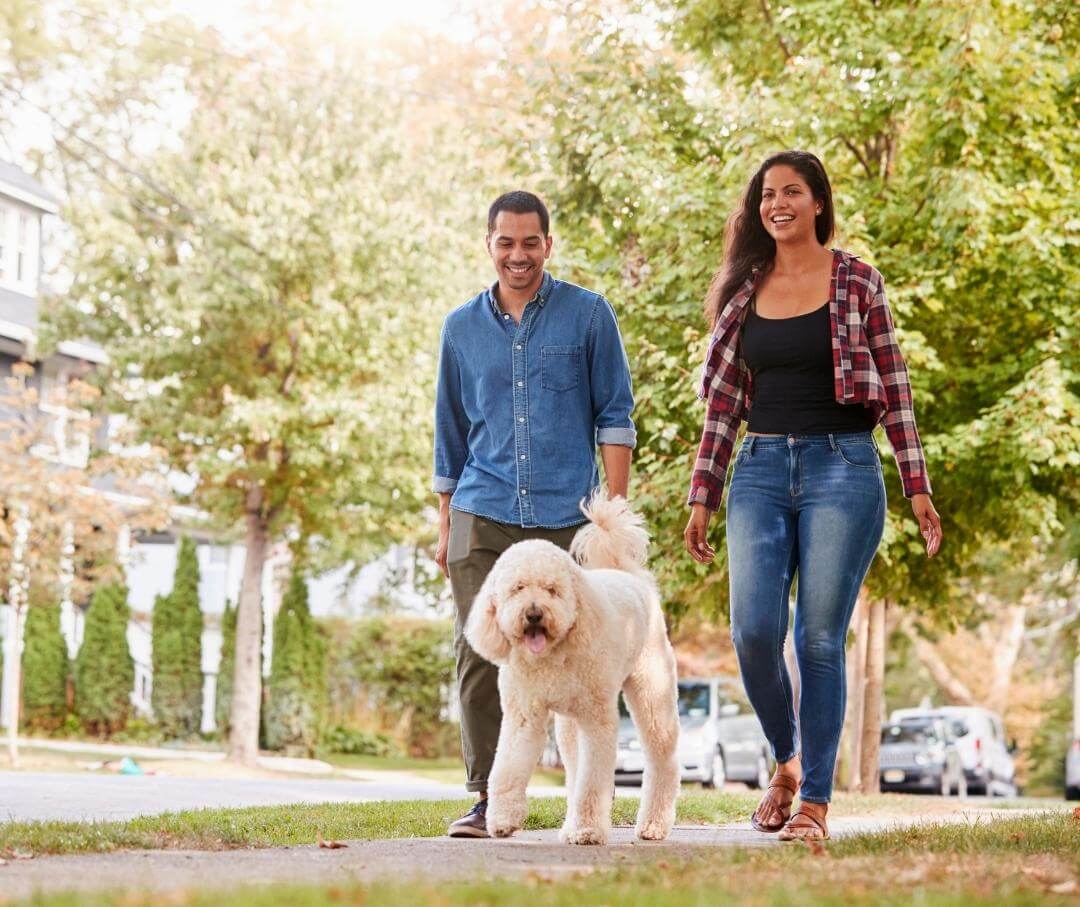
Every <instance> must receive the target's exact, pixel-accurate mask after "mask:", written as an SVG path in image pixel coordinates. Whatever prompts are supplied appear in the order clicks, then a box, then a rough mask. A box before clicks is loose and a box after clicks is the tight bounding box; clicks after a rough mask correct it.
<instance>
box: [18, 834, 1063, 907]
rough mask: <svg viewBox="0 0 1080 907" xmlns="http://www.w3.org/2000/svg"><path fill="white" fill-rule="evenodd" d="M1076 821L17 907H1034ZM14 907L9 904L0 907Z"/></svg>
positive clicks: (1051, 892) (1058, 890) (1050, 896)
mask: <svg viewBox="0 0 1080 907" xmlns="http://www.w3.org/2000/svg"><path fill="white" fill-rule="evenodd" d="M1078 881H1080V819H1077V818H1076V816H1074V815H1073V814H1071V813H1068V812H1053V813H1045V814H1043V815H1041V816H1017V817H1015V818H1006V819H999V820H994V821H988V822H985V823H977V824H976V825H974V826H973V827H972V826H968V827H965V828H957V827H949V826H937V827H922V828H917V829H907V830H904V831H898V832H889V833H885V834H874V835H860V836H856V837H852V838H848V839H844V840H843V841H835V842H832V843H830V845H829V846H827V847H815V848H811V847H807V846H804V845H792V846H790V847H770V848H754V849H744V850H737V849H731V850H728V849H723V850H711V851H709V852H708V853H707V854H703V855H702V856H701V857H696V858H694V859H691V860H687V861H683V862H667V861H665V860H658V861H655V862H652V863H645V864H639V865H634V866H617V867H615V868H612V869H601V870H597V871H594V872H589V871H584V872H579V873H577V874H575V875H573V876H571V877H569V878H567V877H566V876H558V877H556V876H552V875H550V874H548V873H546V872H545V871H544V870H543V869H542V868H538V869H537V870H535V871H531V872H528V873H526V874H525V875H524V876H523V878H522V879H520V880H514V881H501V882H480V883H476V884H443V883H440V884H439V885H438V887H437V888H436V887H435V886H432V885H425V884H400V883H394V884H390V883H379V884H374V885H366V886H365V885H339V886H333V887H326V886H315V887H299V888H298V887H280V886H278V887H274V888H265V887H260V888H249V889H241V890H237V891H232V892H229V893H227V894H226V893H222V892H180V893H176V894H174V895H170V896H168V898H167V899H165V898H163V897H162V895H160V894H158V895H138V894H133V893H123V894H116V895H86V894H80V895H77V896H76V895H62V896H52V897H40V898H37V899H33V900H30V901H25V902H21V905H20V907H22V905H25V907H30V905H33V907H69V905H71V907H74V905H80V907H105V905H123V907H157V905H159V904H162V903H166V902H167V903H168V904H170V905H173V907H176V905H190V907H218V905H221V907H331V905H335V907H336V905H342V904H347V905H357V907H361V905H362V907H397V905H401V904H409V905H417V907H429V905H430V907H467V905H488V907H534V905H535V907H581V905H592V904H596V905H601V904H602V905H611V907H614V905H620V907H622V905H626V907H691V905H692V907H705V905H714V904H720V905H724V904H739V905H747V907H877V905H884V907H901V905H909V904H918V905H920V907H984V905H985V907H991V905H994V907H997V905H1003V907H1036V905H1039V907H1043V905H1048V904H1066V903H1069V904H1075V903H1080V894H1078V891H1080V889H1078ZM11 907H16V905H11Z"/></svg>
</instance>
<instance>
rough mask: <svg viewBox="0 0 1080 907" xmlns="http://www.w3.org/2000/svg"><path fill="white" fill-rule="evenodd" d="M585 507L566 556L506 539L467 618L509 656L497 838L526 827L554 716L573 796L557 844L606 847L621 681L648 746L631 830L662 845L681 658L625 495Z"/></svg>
mask: <svg viewBox="0 0 1080 907" xmlns="http://www.w3.org/2000/svg"><path fill="white" fill-rule="evenodd" d="M582 512H583V513H584V514H585V516H586V517H587V518H588V519H589V523H588V524H586V525H585V526H584V527H582V529H581V530H580V531H579V532H578V533H577V535H576V536H575V537H574V541H573V543H572V545H571V547H570V554H567V553H566V552H565V551H563V550H562V549H561V548H559V547H558V546H556V545H553V544H552V543H551V542H546V541H542V540H529V541H525V542H518V543H517V544H516V545H512V546H511V547H510V548H508V549H507V550H506V551H505V552H504V553H503V554H502V556H501V557H500V558H499V559H498V561H497V562H496V563H495V566H494V568H493V569H492V571H491V573H490V574H489V575H488V577H487V579H486V580H485V581H484V584H483V586H482V587H481V589H480V592H479V593H478V594H477V597H476V601H475V602H474V604H473V607H472V609H471V613H470V615H469V619H468V621H467V623H466V626H465V636H466V638H467V639H468V641H469V644H470V645H471V646H472V647H473V649H475V650H476V651H477V652H478V653H479V654H480V655H481V656H482V657H484V658H486V659H488V660H489V661H491V662H493V663H495V664H497V665H499V697H500V700H501V702H502V709H503V718H502V726H501V728H500V730H499V742H498V746H497V748H496V750H495V762H494V765H493V766H492V769H491V775H490V777H489V779H488V797H489V800H488V807H487V829H488V834H490V835H492V836H493V837H498V838H504V837H508V836H510V835H512V834H513V833H514V832H515V831H517V830H519V829H520V828H521V827H522V823H523V821H524V819H525V813H526V804H525V785H526V784H527V783H528V780H529V777H530V776H531V775H532V772H533V769H534V768H535V767H536V763H537V761H538V760H539V758H540V754H541V752H542V750H543V748H544V744H545V742H546V740H547V726H548V718H549V717H550V715H551V713H552V712H554V713H555V736H556V740H557V741H558V744H559V752H560V753H561V754H562V758H563V763H564V765H565V766H566V788H567V792H568V797H567V810H566V824H565V825H564V826H563V828H562V832H561V833H560V839H561V840H562V841H563V842H564V843H569V844H605V843H607V841H608V838H609V836H610V833H611V801H612V794H613V790H612V789H613V786H614V777H615V754H616V737H617V734H618V726H619V711H618V695H619V691H620V690H622V691H623V693H624V695H625V697H626V704H627V705H628V706H629V709H630V714H631V716H632V717H633V719H634V723H635V724H636V725H637V728H638V732H639V735H640V738H641V745H642V749H643V751H644V755H645V776H644V781H643V787H642V792H641V807H640V809H639V811H638V817H637V825H636V828H635V831H636V834H637V836H638V837H639V838H642V839H645V840H653V841H659V840H663V839H664V838H666V837H667V835H668V833H669V832H670V831H671V826H672V823H673V822H674V821H675V797H676V795H677V793H678V790H679V763H678V757H677V754H676V749H677V746H678V737H679V715H678V707H677V705H676V696H677V692H676V683H677V681H676V675H675V655H674V653H673V652H672V650H671V644H670V643H669V642H668V638H667V632H666V630H665V627H664V617H663V614H662V612H661V610H660V600H659V595H658V592H657V587H656V583H655V581H654V580H653V578H652V575H651V574H650V573H649V572H648V570H646V568H645V566H644V565H645V557H646V553H647V549H648V544H649V535H648V533H647V532H646V531H645V529H644V528H643V527H642V522H643V520H642V518H641V517H640V516H639V515H638V514H636V513H634V512H633V511H632V510H631V509H630V508H629V506H628V505H627V503H626V501H625V500H624V499H623V498H621V497H617V498H614V499H611V500H608V499H607V497H606V495H604V494H602V493H600V494H597V495H594V497H593V498H592V499H591V500H590V502H589V503H588V504H583V505H582ZM571 555H572V556H571ZM575 559H576V562H575ZM577 562H580V564H581V566H579V565H578V563H577ZM583 568H584V569H583Z"/></svg>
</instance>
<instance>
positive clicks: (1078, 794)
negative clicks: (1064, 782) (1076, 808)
mask: <svg viewBox="0 0 1080 907" xmlns="http://www.w3.org/2000/svg"><path fill="white" fill-rule="evenodd" d="M1065 799H1066V800H1080V787H1067V788H1065Z"/></svg>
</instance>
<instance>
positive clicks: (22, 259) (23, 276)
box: [15, 214, 30, 283]
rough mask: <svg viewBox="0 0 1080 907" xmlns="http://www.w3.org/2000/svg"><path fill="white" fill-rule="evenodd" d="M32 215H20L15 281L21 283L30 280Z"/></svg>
mask: <svg viewBox="0 0 1080 907" xmlns="http://www.w3.org/2000/svg"><path fill="white" fill-rule="evenodd" d="M29 271H30V215H28V214H20V215H19V231H18V234H17V236H16V241H15V279H16V280H17V281H19V283H26V282H28V281H29V280H30V276H29Z"/></svg>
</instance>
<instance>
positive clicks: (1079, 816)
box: [1072, 806, 1080, 822]
mask: <svg viewBox="0 0 1080 907" xmlns="http://www.w3.org/2000/svg"><path fill="white" fill-rule="evenodd" d="M1072 816H1073V819H1074V820H1076V821H1077V822H1080V806H1078V807H1076V809H1074V810H1073V813H1072Z"/></svg>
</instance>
